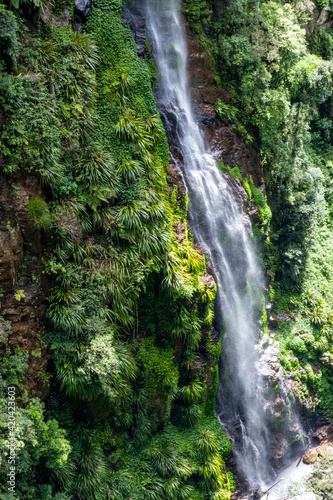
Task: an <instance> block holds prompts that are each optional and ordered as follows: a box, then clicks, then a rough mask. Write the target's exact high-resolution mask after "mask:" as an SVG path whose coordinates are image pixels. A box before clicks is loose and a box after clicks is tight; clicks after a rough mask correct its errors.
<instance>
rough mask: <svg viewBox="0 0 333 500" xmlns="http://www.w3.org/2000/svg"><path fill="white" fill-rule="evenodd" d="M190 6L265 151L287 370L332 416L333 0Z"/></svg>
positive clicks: (275, 295) (232, 110) (269, 259)
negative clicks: (332, 9)
mask: <svg viewBox="0 0 333 500" xmlns="http://www.w3.org/2000/svg"><path fill="white" fill-rule="evenodd" d="M183 6H184V12H185V15H186V16H187V17H188V19H189V21H190V23H191V27H192V30H193V31H194V32H195V33H196V34H197V36H198V38H199V40H200V42H201V44H202V45H203V46H204V47H205V48H206V50H207V51H208V52H209V53H210V54H211V56H212V59H213V66H214V70H215V72H216V73H217V75H218V81H219V82H222V84H223V85H224V86H226V87H227V89H228V90H229V91H230V92H231V95H232V101H231V103H229V104H226V103H222V102H217V103H216V111H217V113H218V114H219V115H220V116H222V118H223V119H227V120H229V121H231V122H236V121H237V120H238V121H239V122H242V123H243V124H245V126H246V131H247V134H250V135H251V136H252V137H253V139H254V143H255V144H256V146H257V147H259V148H260V150H261V157H262V162H263V167H264V176H265V183H266V189H267V198H268V204H269V206H270V208H271V210H272V221H271V232H270V239H269V244H268V245H266V246H265V260H266V267H267V270H268V271H269V275H270V276H271V277H272V280H271V287H270V293H271V299H272V302H273V306H274V310H273V312H275V313H278V312H279V311H281V310H282V311H283V312H284V313H286V314H282V315H280V317H279V319H278V328H277V329H276V330H275V337H276V339H277V340H278V341H279V344H280V351H281V361H282V365H283V368H284V370H285V373H286V374H287V376H288V377H290V378H292V379H294V380H295V381H296V382H297V383H298V387H299V389H298V390H299V396H300V399H301V400H303V401H304V404H306V405H308V406H312V407H313V408H316V407H317V408H318V406H319V409H320V410H321V411H323V412H325V414H326V416H332V408H333V392H332V382H333V380H332V375H333V373H332V370H333V368H332V367H333V349H332V339H333V337H332V335H333V309H332V304H333V296H332V279H333V276H332V264H333V260H332V259H333V247H332V222H333V220H332V195H333V191H332V185H333V177H332V174H333V172H332V166H333V163H332V160H333V149H332V118H333V116H332V92H333V86H332V84H333V78H332V77H333V66H332V64H333V52H332V47H333V45H332V43H333V34H332V29H331V27H332V21H333V14H332V11H331V10H330V9H329V7H331V8H332V6H331V2H329V1H317V2H303V1H297V0H294V1H263V0H260V1H254V0H253V1H252V0H239V1H235V2H234V1H218V2H210V1H202V2H196V1H194V0H184V1H183ZM327 8H328V9H327ZM323 9H325V10H323ZM325 12H326V14H327V15H324V14H325ZM229 170H230V169H229ZM233 170H235V169H233ZM229 173H230V174H231V175H236V176H237V175H238V176H240V177H239V178H242V177H241V175H240V172H239V171H238V173H237V172H236V174H235V172H233V171H230V172H229Z"/></svg>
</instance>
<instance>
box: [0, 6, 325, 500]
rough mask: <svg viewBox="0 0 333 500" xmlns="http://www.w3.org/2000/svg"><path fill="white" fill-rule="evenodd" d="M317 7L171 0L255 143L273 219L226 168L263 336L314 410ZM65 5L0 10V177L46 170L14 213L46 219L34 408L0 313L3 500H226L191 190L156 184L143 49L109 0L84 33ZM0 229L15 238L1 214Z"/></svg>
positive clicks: (151, 80)
mask: <svg viewBox="0 0 333 500" xmlns="http://www.w3.org/2000/svg"><path fill="white" fill-rule="evenodd" d="M310 4H311V5H310ZM328 4H329V2H325V1H324V0H320V1H319V0H318V1H317V2H316V3H313V2H300V1H296V0H295V1H289V2H287V1H283V0H280V1H263V0H259V1H258V0H237V1H231V0H230V1H227V0H218V1H206V0H183V2H182V5H183V10H184V13H185V15H186V16H187V18H188V20H189V22H190V26H191V29H192V30H193V31H194V32H195V33H196V34H197V35H198V38H199V40H200V43H201V44H202V45H203V46H204V47H205V48H206V50H207V51H209V52H210V54H211V55H212V60H213V68H214V70H215V72H216V75H217V78H216V81H217V83H220V82H222V83H223V85H224V86H226V87H227V88H228V90H229V91H230V92H231V94H232V96H233V97H232V102H231V103H229V104H226V103H222V102H221V101H220V102H217V103H216V110H217V112H218V114H219V115H220V116H221V117H223V118H227V119H228V120H230V121H233V122H237V125H235V126H237V127H238V130H237V131H238V133H239V134H240V135H243V136H244V138H245V140H246V142H247V143H248V144H254V146H255V147H258V148H260V150H261V156H262V160H263V164H264V171H265V181H266V187H267V198H268V204H269V206H270V208H271V210H272V212H271V211H270V209H269V207H268V205H267V202H266V199H265V197H264V195H263V194H262V193H261V191H260V190H259V189H258V188H256V187H255V186H254V184H253V181H252V180H251V179H245V178H243V177H242V176H241V173H240V171H239V170H237V171H236V170H235V169H233V171H232V172H231V171H229V173H230V174H231V175H234V176H237V177H238V178H240V179H241V180H242V181H243V185H244V188H245V190H246V192H247V194H248V196H249V198H250V199H251V200H252V201H253V202H254V203H255V204H256V205H257V206H258V207H259V210H260V216H261V225H260V231H258V233H259V234H258V236H260V237H262V236H263V233H264V232H266V231H267V229H268V226H269V224H271V234H270V239H269V240H267V244H266V247H265V248H266V250H265V263H266V266H267V269H268V270H269V271H270V275H271V276H274V278H273V282H272V286H271V288H270V290H271V298H272V300H273V301H274V307H275V310H276V311H279V310H281V309H283V310H284V311H285V312H287V313H288V314H289V316H290V318H291V319H292V320H293V321H283V320H279V327H278V329H277V332H276V336H277V338H278V340H279V342H280V348H281V354H282V363H283V366H284V369H285V371H286V373H287V374H288V376H291V377H293V378H294V379H295V380H297V381H298V382H299V383H300V385H299V387H300V389H299V390H300V396H301V398H308V401H309V400H310V399H309V394H308V393H307V392H309V391H310V392H311V390H314V393H313V394H315V397H316V398H317V399H316V400H314V401H313V403H315V404H319V406H320V408H321V410H323V411H326V412H330V411H331V409H332V408H333V393H332V389H331V387H332V366H333V350H332V338H333V309H332V304H333V288H332V283H333V275H332V273H333V271H332V269H333V240H332V236H331V232H332V231H331V229H332V217H333V210H332V206H331V205H332V201H331V200H332V186H333V179H332V175H333V172H332V169H333V152H332V148H331V143H332V137H331V134H332V120H333V115H332V93H333V85H332V74H333V67H332V57H333V35H331V31H330V29H331V26H330V24H329V23H330V20H331V14H329V18H328V20H327V21H326V24H324V25H322V24H318V23H317V22H316V21H317V19H318V17H319V14H320V13H321V10H322V9H323V8H324V7H326V6H327V5H328ZM66 6H67V2H64V1H63V0H59V1H56V2H54V3H53V4H50V3H48V2H43V1H40V0H33V1H31V2H30V1H27V0H25V1H19V0H15V1H14V0H11V1H7V0H1V3H0V124H1V125H0V126H1V141H0V165H1V175H2V176H5V178H6V180H7V181H9V182H11V183H12V184H11V185H12V189H13V190H14V191H15V182H17V179H21V178H22V177H24V176H26V177H28V176H33V177H35V178H37V179H38V181H39V182H40V185H41V187H42V195H41V196H33V197H30V200H29V201H28V202H27V204H26V211H27V216H29V217H30V219H31V221H32V222H33V223H34V225H35V227H36V228H38V229H39V230H40V231H41V232H42V238H43V248H44V255H43V265H44V273H45V274H46V275H47V278H48V282H49V283H50V290H49V292H48V297H47V306H48V307H47V321H46V325H45V332H44V333H43V338H42V345H43V347H45V348H47V349H48V353H49V358H50V360H49V368H48V372H47V373H46V372H42V373H41V375H40V377H41V378H43V380H44V382H46V383H47V384H48V385H49V396H48V398H47V399H46V402H45V403H42V402H41V401H40V399H38V398H37V397H34V398H30V397H29V395H28V394H27V392H26V390H25V389H24V383H23V381H24V378H25V376H26V374H27V370H28V366H29V363H30V362H31V357H32V354H31V353H30V354H29V353H26V352H23V351H20V350H19V349H16V348H15V346H11V347H10V348H6V338H7V337H8V332H9V331H10V323H9V322H8V321H4V320H1V322H0V341H1V361H0V365H1V373H2V378H1V379H0V391H1V394H0V406H1V418H0V422H1V425H0V446H1V450H2V451H3V450H5V449H6V436H7V434H6V433H7V427H6V423H7V421H6V413H5V412H6V404H7V399H6V394H7V388H8V386H12V385H14V386H16V387H17V398H16V405H17V406H16V422H17V426H16V428H15V439H16V443H17V464H18V465H17V470H16V492H15V493H9V492H8V491H7V485H6V481H7V476H6V474H7V462H6V460H5V458H6V457H5V456H4V454H3V453H2V455H1V462H0V477H1V482H0V484H1V486H0V499H2V500H22V499H26V500H29V499H31V500H35V499H36V498H40V499H41V500H51V499H53V498H54V499H55V500H69V499H80V500H102V499H103V500H104V499H105V498H110V499H114V500H122V499H123V500H125V499H129V498H131V499H133V500H134V499H136V500H143V499H145V500H146V499H147V500H160V499H161V500H162V499H186V498H189V499H191V500H196V499H198V500H208V499H216V500H217V499H228V498H230V496H231V492H232V490H233V481H232V477H231V474H230V473H229V472H226V471H225V467H224V460H225V459H226V457H227V456H228V454H229V453H230V448H231V446H230V443H229V441H228V440H227V438H226V436H225V435H224V433H223V432H222V430H221V428H220V425H219V424H218V423H217V422H216V420H215V419H214V404H215V393H216V389H217V383H218V369H217V361H218V357H219V350H220V344H219V343H216V340H214V341H213V340H212V334H213V329H212V322H213V300H214V297H215V291H216V290H215V288H214V287H212V285H209V284H208V282H210V283H211V281H209V280H207V279H204V278H203V276H204V274H205V272H206V266H205V260H204V257H203V256H202V255H200V254H199V253H198V252H197V251H196V250H195V249H194V247H193V244H192V236H191V234H190V233H189V232H188V230H187V226H186V217H187V198H186V197H184V196H183V195H182V194H180V190H178V189H177V186H168V183H167V175H166V171H167V166H168V145H167V141H166V137H165V132H164V129H163V126H162V123H161V120H160V117H159V114H158V111H157V108H156V104H155V99H154V95H153V92H152V88H153V86H154V84H155V82H156V77H157V75H156V70H155V67H154V64H153V62H152V61H151V60H150V59H149V52H150V51H149V50H147V51H146V52H147V54H146V58H144V59H140V58H139V57H138V55H137V48H136V45H135V42H134V39H133V36H132V33H131V31H130V28H129V27H128V26H123V24H122V21H121V9H122V1H121V0H94V1H93V7H92V9H91V11H90V13H89V14H88V16H87V19H86V22H85V23H84V24H82V25H81V26H78V25H77V23H76V24H75V22H74V23H73V24H72V23H71V22H66V21H63V22H62V23H60V24H62V25H61V26H58V24H59V23H52V15H53V16H60V15H62V14H64V12H65V9H66ZM68 6H69V10H68V15H69V18H70V19H71V20H73V19H74V3H73V2H72V1H69V2H68ZM312 6H313V8H312ZM47 13H48V14H49V16H48V19H49V20H48V21H47V22H44V21H42V18H44V19H45V18H46V17H47V16H46V14H47ZM314 18H315V21H313V19H314ZM50 19H51V20H50ZM332 20H333V19H332ZM55 25H57V26H58V27H54V26H55ZM74 28H75V29H74ZM146 45H147V47H148V42H147V44H146ZM221 168H222V169H223V168H224V166H223V162H222V163H221ZM224 170H225V168H224ZM177 229H181V230H182V231H183V237H182V238H179V236H177V237H176V235H179V232H177V231H176V230H177ZM6 230H7V231H8V234H12V232H13V231H14V232H15V228H13V227H11V225H10V223H9V222H8V223H7V225H6ZM180 232H181V231H180ZM31 279H33V277H32V278H31ZM15 298H16V300H17V301H20V300H21V299H22V298H24V290H21V289H19V288H18V289H17V291H16V292H15ZM199 353H200V354H199ZM311 394H312V393H311Z"/></svg>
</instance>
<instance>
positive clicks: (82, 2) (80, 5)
mask: <svg viewBox="0 0 333 500" xmlns="http://www.w3.org/2000/svg"><path fill="white" fill-rule="evenodd" d="M74 3H75V8H76V10H78V11H79V12H80V13H82V14H83V15H84V16H86V15H87V14H88V13H89V11H90V9H91V0H75V2H74Z"/></svg>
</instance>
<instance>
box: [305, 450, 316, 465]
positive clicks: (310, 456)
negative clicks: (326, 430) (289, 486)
mask: <svg viewBox="0 0 333 500" xmlns="http://www.w3.org/2000/svg"><path fill="white" fill-rule="evenodd" d="M317 458H318V453H317V451H316V449H313V450H310V451H308V452H307V453H305V455H303V462H304V463H305V464H314V463H315V462H316V461H317Z"/></svg>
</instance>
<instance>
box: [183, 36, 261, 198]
mask: <svg viewBox="0 0 333 500" xmlns="http://www.w3.org/2000/svg"><path fill="white" fill-rule="evenodd" d="M188 28H189V27H188V26H187V45H188V79H189V82H190V85H191V89H190V90H191V96H192V103H193V106H194V110H195V113H196V117H197V121H198V122H199V123H200V124H201V126H202V127H201V128H202V130H203V131H204V133H205V137H206V140H207V142H208V144H209V146H210V148H211V151H212V152H213V155H214V157H215V158H216V160H218V159H220V158H221V157H222V158H223V162H224V164H225V165H226V166H229V167H235V166H236V165H237V166H239V167H240V169H241V171H242V173H243V175H245V176H247V177H249V176H250V175H251V176H252V178H253V181H254V183H255V185H256V186H257V187H262V188H263V189H264V176H263V170H262V166H261V162H260V155H259V152H258V151H256V149H255V148H254V147H252V146H249V145H247V144H246V143H245V139H244V137H241V136H239V135H238V134H237V132H236V131H235V130H232V128H231V125H232V124H230V123H227V122H223V121H222V120H221V119H220V118H219V117H218V116H217V114H216V113H215V109H214V105H215V102H216V101H217V99H221V101H222V102H225V103H229V102H230V99H231V95H230V94H229V93H228V92H227V91H226V90H225V89H224V88H223V87H221V86H218V85H217V83H216V75H215V74H214V73H213V71H212V70H211V59H210V57H209V56H208V55H207V54H206V52H205V51H204V50H203V49H202V48H200V47H199V45H198V43H197V41H196V39H195V38H194V36H193V35H192V34H191V33H190V32H189V29H188Z"/></svg>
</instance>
